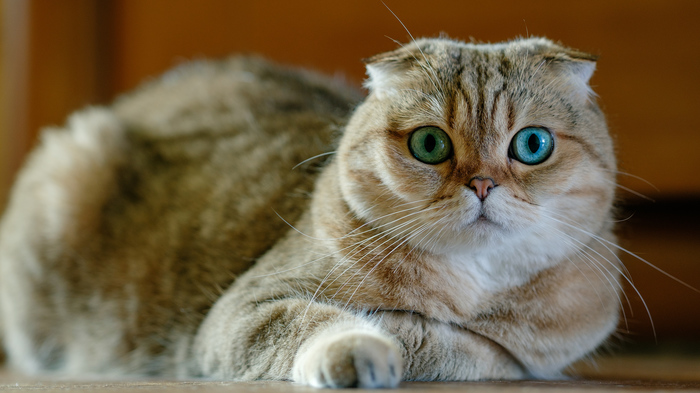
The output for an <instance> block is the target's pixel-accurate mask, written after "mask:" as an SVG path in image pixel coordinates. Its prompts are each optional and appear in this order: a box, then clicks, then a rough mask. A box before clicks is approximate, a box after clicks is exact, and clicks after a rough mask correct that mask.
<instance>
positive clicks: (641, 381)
mask: <svg viewBox="0 0 700 393" xmlns="http://www.w3.org/2000/svg"><path fill="white" fill-rule="evenodd" d="M573 373H576V374H577V375H578V377H575V378H572V379H570V380H566V381H517V382H505V381H493V382H469V383H425V382H413V383H404V384H402V385H401V387H400V388H399V389H398V391H410V392H411V393H418V392H437V393H451V392H469V393H482V392H483V393H491V392H519V393H538V392H547V393H557V392H567V393H570V392H621V391H630V390H632V391H648V392H652V391H653V392H663V391H697V392H700V353H698V354H694V353H692V352H691V353H677V352H672V353H665V354H664V353H641V354H639V353H635V354H623V355H618V356H614V357H603V358H600V359H598V360H597V362H596V364H595V365H591V364H579V365H577V366H576V367H575V370H574V371H573ZM0 390H3V391H4V390H31V391H41V393H45V392H56V393H65V392H72V391H95V392H98V391H99V392H114V393H127V392H129V393H131V392H144V393H147V392H148V393H150V392H154V393H155V392H158V393H160V392H162V393H190V392H198V393H218V392H245V393H247V392H255V393H277V392H317V391H318V390H317V389H313V388H307V387H305V386H299V385H295V384H292V383H287V382H252V383H240V382H215V381H166V380H128V381H94V380H93V381H66V380H60V379H48V378H42V379H33V378H29V377H27V376H22V375H18V374H16V373H12V372H10V371H8V370H2V371H0Z"/></svg>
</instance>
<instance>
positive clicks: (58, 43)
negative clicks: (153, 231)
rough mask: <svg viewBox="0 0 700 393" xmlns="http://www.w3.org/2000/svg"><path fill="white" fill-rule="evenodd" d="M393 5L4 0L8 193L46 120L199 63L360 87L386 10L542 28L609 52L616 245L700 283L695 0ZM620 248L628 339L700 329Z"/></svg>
mask: <svg viewBox="0 0 700 393" xmlns="http://www.w3.org/2000/svg"><path fill="white" fill-rule="evenodd" d="M384 3H386V6H385V5H384V4H383V3H382V1H380V0H359V1H358V0H354V1H332V2H331V1H325V2H324V1H309V0H295V1H245V2H241V1H232V0H231V1H230V0H198V1H196V2H194V1H189V0H94V1H93V0H64V1H54V0H3V3H2V9H1V11H0V12H2V16H1V17H2V44H1V45H2V62H1V63H0V73H1V75H2V78H1V79H0V89H1V91H2V97H1V98H2V101H0V201H2V202H0V203H4V201H5V198H6V195H7V190H8V188H9V186H10V184H11V183H12V179H13V178H14V176H15V173H16V171H17V169H18V167H19V166H20V165H21V163H22V161H23V159H24V157H25V155H26V153H27V152H28V150H29V149H30V148H31V146H32V145H33V144H34V143H35V141H36V138H37V134H38V131H39V130H40V128H41V127H43V126H46V125H60V124H62V123H63V122H64V121H65V118H66V116H67V114H69V113H70V112H72V111H74V110H76V109H79V108H81V107H83V106H86V105H93V104H107V103H109V102H110V101H111V100H112V99H113V98H114V97H115V96H116V95H118V94H120V93H122V92H125V91H127V90H129V89H132V88H134V87H135V86H137V85H138V84H139V83H140V82H142V81H143V80H146V79H148V78H150V77H153V76H155V75H157V74H158V73H160V72H162V71H164V70H166V69H168V68H170V67H172V66H174V65H177V64H179V63H182V62H184V61H187V60H190V59H200V58H211V57H214V58H217V57H223V56H226V55H229V54H235V53H257V54H261V55H264V56H266V57H269V58H272V59H274V60H277V61H279V62H283V63H288V64H292V65H297V66H303V67H308V68H312V69H316V70H319V71H322V72H325V73H330V74H335V75H338V76H341V77H343V78H345V79H346V80H348V81H349V82H350V83H352V84H355V85H357V86H360V83H361V81H362V79H363V77H364V68H363V65H362V62H361V59H363V58H366V57H369V56H371V55H373V54H376V53H379V52H382V51H386V50H390V49H394V48H396V47H397V44H396V43H395V42H394V41H393V40H392V39H395V40H399V41H402V42H406V41H408V40H410V37H409V35H408V34H407V32H406V31H405V30H404V28H403V27H402V26H401V23H400V22H399V21H398V20H397V19H396V18H395V17H394V16H393V15H392V13H391V12H390V11H389V10H388V8H390V9H391V11H393V12H394V13H395V14H396V15H397V16H398V17H399V18H400V19H401V21H402V22H403V23H404V24H405V25H406V27H407V28H408V30H410V32H411V33H412V34H413V35H414V36H416V37H419V36H437V35H438V34H440V33H443V32H444V33H446V34H448V35H450V36H451V37H453V38H459V39H463V40H471V39H473V40H476V41H481V42H496V41H502V40H506V39H510V38H514V37H517V36H528V35H542V36H547V37H549V38H551V39H553V40H556V41H561V42H563V43H565V44H566V45H568V46H571V47H574V48H578V49H580V50H583V51H587V52H590V53H594V54H596V55H600V60H599V62H598V70H597V71H596V74H595V75H594V77H593V79H592V85H593V87H594V89H595V91H596V92H597V93H598V95H599V97H600V103H601V105H602V107H603V109H604V110H605V112H606V113H607V115H608V120H609V124H610V129H611V131H612V133H613V135H614V136H615V139H616V144H617V148H618V150H619V163H620V170H621V172H622V173H621V174H620V176H619V181H620V184H621V187H620V189H619V190H618V191H619V196H620V200H621V201H620V213H619V219H620V220H621V223H620V230H619V233H620V237H621V244H622V246H623V247H625V248H626V249H627V250H629V251H630V252H633V253H635V254H636V255H638V256H639V257H641V258H643V259H645V260H647V261H648V262H649V263H651V264H653V265H655V266H656V267H657V268H658V269H662V270H664V271H665V272H667V273H668V274H670V275H673V276H674V277H676V278H678V279H680V280H682V281H684V282H685V283H687V284H688V285H690V286H693V287H695V288H700V224H699V220H700V124H699V123H700V121H699V120H698V119H699V118H700V1H693V0H687V1H665V0H657V1H652V0H644V1H642V0H635V1H632V0H626V1H610V0H587V1H571V2H569V1H557V2H554V1H539V0H529V1H526V2H525V1H494V2H488V1H441V0H432V1H403V0H402V1H399V0H384ZM387 7H388V8H387ZM85 192H90V190H85ZM622 258H623V260H624V261H625V264H626V265H627V267H628V269H629V271H630V275H631V279H632V281H633V282H634V285H635V287H636V290H634V289H632V288H631V286H630V285H627V287H628V290H627V294H628V298H629V304H625V314H626V319H627V323H626V324H622V325H621V332H622V333H623V335H622V336H623V342H626V343H632V344H634V343H645V342H654V341H658V342H660V343H678V342H681V343H689V342H691V341H698V340H700V293H698V292H697V291H693V290H692V289H689V288H687V287H686V286H684V285H683V284H681V283H679V282H677V281H675V280H673V279H671V278H669V277H667V276H666V275H664V274H663V273H661V272H659V271H658V270H656V269H655V268H653V267H651V266H649V265H647V264H646V263H644V262H642V261H640V260H639V259H636V258H634V257H631V256H630V255H627V254H625V253H623V255H622ZM637 292H638V293H637ZM640 294H641V297H643V298H644V300H645V301H646V308H648V312H647V309H646V308H645V306H644V305H643V304H642V301H641V300H640V299H641V297H640ZM651 320H653V323H654V328H652V325H651V323H650V321H651ZM682 345H684V344H682Z"/></svg>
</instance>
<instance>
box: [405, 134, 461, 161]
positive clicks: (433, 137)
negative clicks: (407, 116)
mask: <svg viewBox="0 0 700 393" xmlns="http://www.w3.org/2000/svg"><path fill="white" fill-rule="evenodd" d="M408 149H409V150H410V151H411V154H413V157H415V158H416V159H418V160H419V161H421V162H424V163H426V164H433V165H435V164H439V163H441V162H443V161H445V160H447V159H448V158H450V154H452V141H450V137H449V136H447V133H445V131H443V130H441V129H439V128H437V127H421V128H419V129H417V130H415V131H413V133H412V134H411V136H410V137H409V139H408Z"/></svg>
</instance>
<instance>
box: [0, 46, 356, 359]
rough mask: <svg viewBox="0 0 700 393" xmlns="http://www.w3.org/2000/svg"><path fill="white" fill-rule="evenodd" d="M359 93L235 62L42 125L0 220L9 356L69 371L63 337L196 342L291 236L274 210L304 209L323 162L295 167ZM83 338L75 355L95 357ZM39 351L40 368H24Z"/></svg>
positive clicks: (197, 66)
mask: <svg viewBox="0 0 700 393" xmlns="http://www.w3.org/2000/svg"><path fill="white" fill-rule="evenodd" d="M359 99H360V96H359V94H358V93H357V91H355V90H354V89H352V88H349V87H346V86H344V85H342V84H341V83H337V82H336V81H333V80H331V79H329V78H325V77H322V76H319V75H316V74H313V73H308V72H304V71H297V70H290V69H286V68H283V67H279V66H277V65H274V64H271V63H268V62H266V61H264V60H261V59H257V58H247V57H240V58H231V59H228V60H224V61H220V62H197V63H192V64H188V65H184V66H181V67H179V68H177V69H175V70H173V71H170V72H169V73H167V74H165V75H164V76H163V77H160V78H158V79H156V80H153V81H151V82H149V83H147V84H146V85H144V86H143V87H141V88H140V89H138V90H137V91H135V92H134V93H131V94H129V95H125V96H123V97H121V98H120V99H118V100H117V101H116V102H115V104H114V105H112V106H111V107H108V108H90V109H87V110H83V111H81V112H78V113H76V114H74V115H73V116H72V117H71V118H70V119H69V121H68V124H67V125H66V126H65V127H64V128H56V129H50V130H45V131H44V133H43V135H42V140H41V142H40V143H39V145H38V146H37V148H36V149H35V150H34V151H33V152H32V154H31V155H30V157H29V159H28V161H27V163H26V164H25V166H24V168H23V169H22V171H21V172H20V174H19V176H18V179H17V182H16V184H15V186H14V189H13V192H12V195H11V200H10V202H9V204H8V207H7V209H6V212H5V214H4V217H3V222H2V227H0V276H1V278H0V280H1V282H0V291H1V292H0V294H2V296H1V297H0V298H1V300H2V302H3V303H2V304H3V314H4V316H5V318H4V319H5V322H4V324H5V330H6V342H7V343H8V347H9V349H10V350H11V351H13V352H15V354H14V355H15V356H14V357H15V359H17V360H19V361H20V363H22V362H23V363H25V364H24V368H25V369H28V370H31V369H37V368H43V367H46V366H47V364H46V363H50V362H54V363H55V362H60V363H62V364H68V365H70V364H71V363H70V362H71V361H70V359H65V358H61V357H65V356H69V355H67V354H66V351H65V350H64V349H65V348H64V347H65V345H67V343H73V342H75V341H76V340H75V339H76V338H78V337H72V336H81V337H90V336H105V335H107V336H109V334H110V333H109V331H113V332H114V333H113V334H114V335H115V340H114V342H115V345H117V346H120V347H119V348H115V351H114V353H112V354H110V356H117V355H119V354H122V355H123V354H125V353H129V352H130V351H131V350H133V348H135V347H140V348H143V347H144V343H143V341H144V340H145V341H148V342H152V344H151V345H152V346H154V348H153V351H156V352H157V351H159V349H158V348H155V347H158V346H161V345H162V344H156V342H158V340H160V341H161V342H167V341H171V340H175V339H176V338H173V337H167V338H163V337H162V334H163V332H162V331H161V330H162V329H163V326H166V327H170V328H171V329H170V331H173V332H178V331H182V333H191V331H188V330H191V329H193V328H194V327H195V326H196V324H197V323H198V321H199V320H200V319H201V317H202V316H203V313H204V311H205V310H206V308H207V307H208V306H209V305H210V304H211V303H212V302H213V300H215V298H216V296H217V295H218V293H214V292H215V291H216V288H225V287H226V286H228V284H230V282H231V281H233V279H234V278H235V276H236V275H237V274H239V273H241V272H242V271H243V270H245V269H246V268H247V267H249V266H250V265H251V264H252V263H253V262H254V260H255V258H257V257H258V256H259V255H260V254H261V253H263V252H264V251H266V250H267V249H268V248H269V247H271V246H272V245H273V244H274V243H275V241H276V240H277V239H279V237H281V236H282V235H283V233H284V232H286V231H287V230H288V225H287V224H286V223H285V222H284V221H283V220H282V219H280V217H282V218H284V219H285V220H288V221H290V222H293V221H294V220H296V219H297V218H298V217H299V216H300V214H301V213H302V212H303V210H304V209H305V208H306V206H307V204H308V202H309V195H308V194H309V193H310V191H311V189H312V185H313V182H314V180H315V174H316V172H318V168H317V166H316V164H318V163H319V162H322V161H323V159H321V160H319V161H315V162H311V163H309V164H304V165H301V166H299V167H297V168H295V165H296V164H299V163H300V162H302V161H304V160H306V159H308V158H310V157H313V156H315V155H318V154H322V153H325V152H329V151H332V150H333V149H334V146H333V145H334V140H335V136H336V135H335V134H336V132H337V131H338V129H340V128H341V127H342V125H343V124H344V122H345V121H346V119H347V117H348V115H349V112H350V111H351V110H352V108H353V107H354V105H355V104H356V102H357V101H358V100H359ZM278 215H279V217H278ZM205 288H206V289H205ZM212 288H214V289H212ZM10 294H11V296H10ZM10 297H11V299H10ZM17 299H25V300H22V301H18V300H17ZM146 315H147V316H148V318H146ZM64 316H70V318H69V319H70V321H66V320H64V319H63V318H64ZM88 317H89V318H92V319H93V320H98V321H99V320H101V321H104V324H105V326H106V325H108V324H110V323H111V324H115V325H117V326H114V327H112V328H110V329H107V330H108V331H104V332H99V333H97V332H92V331H84V329H98V330H99V327H95V325H94V324H92V325H90V324H87V323H85V324H81V323H80V321H81V318H86V319H87V318H88ZM64 324H65V325H64ZM81 326H82V327H81ZM124 332H125V336H126V337H121V338H119V339H117V336H119V335H120V334H122V333H124ZM84 341H87V342H86V343H84V344H82V345H83V347H82V349H81V350H75V349H72V351H73V352H72V353H73V354H72V355H70V356H73V357H74V358H75V359H80V358H81V356H79V354H78V353H77V352H81V351H91V349H90V343H89V339H87V340H84ZM35 345H42V346H43V347H44V348H49V350H44V351H43V353H44V354H45V355H46V356H45V359H29V358H27V359H22V356H21V354H22V353H36V352H37V351H36V350H35V349H36V348H29V347H32V346H35ZM148 346H149V345H145V347H148ZM69 352H70V351H69ZM82 358H90V356H88V357H82ZM92 358H93V361H94V367H97V368H99V364H100V363H104V364H109V363H110V362H111V361H110V360H108V359H105V360H104V362H100V360H99V359H97V358H95V357H92ZM136 363H138V362H136ZM137 366H138V365H137V364H134V365H133V367H137ZM73 367H75V368H76V369H77V368H81V367H82V368H84V367H85V365H77V364H74V365H73ZM94 367H88V368H94Z"/></svg>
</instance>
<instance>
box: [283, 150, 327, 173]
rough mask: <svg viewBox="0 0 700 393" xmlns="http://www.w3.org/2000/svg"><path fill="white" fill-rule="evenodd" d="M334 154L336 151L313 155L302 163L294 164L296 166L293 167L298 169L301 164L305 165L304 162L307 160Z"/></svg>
mask: <svg viewBox="0 0 700 393" xmlns="http://www.w3.org/2000/svg"><path fill="white" fill-rule="evenodd" d="M333 154H335V152H334V151H329V152H327V153H321V154H317V155H315V156H313V157H310V158H307V159H305V160H304V161H302V162H300V163H298V164H296V165H294V167H293V168H292V170H295V169H297V168H298V167H299V166H301V165H303V164H304V163H307V162H309V161H311V160H314V159H316V158H319V157H325V156H330V155H333Z"/></svg>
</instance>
